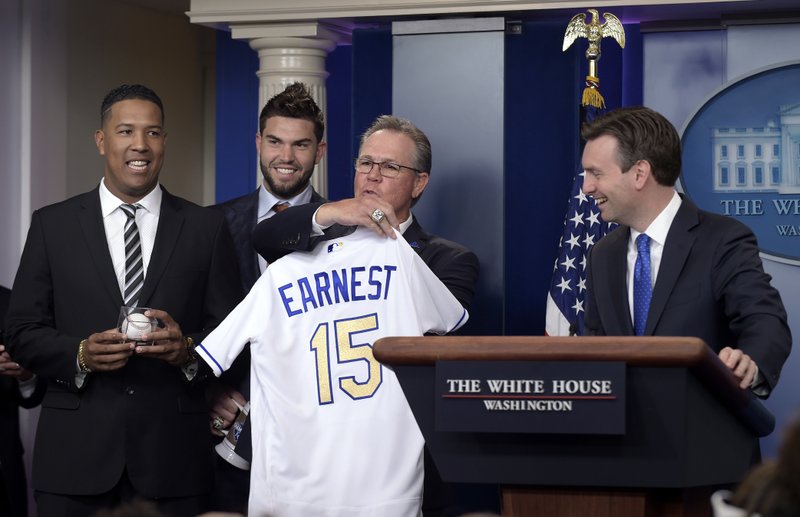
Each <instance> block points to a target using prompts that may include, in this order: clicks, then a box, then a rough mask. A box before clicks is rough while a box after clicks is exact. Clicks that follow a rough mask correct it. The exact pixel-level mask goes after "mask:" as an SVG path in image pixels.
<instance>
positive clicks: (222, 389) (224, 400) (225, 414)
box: [206, 383, 247, 436]
mask: <svg viewBox="0 0 800 517" xmlns="http://www.w3.org/2000/svg"><path fill="white" fill-rule="evenodd" d="M206 398H207V399H208V403H209V405H210V406H211V411H210V412H209V414H208V416H209V417H210V418H209V427H210V428H211V434H214V435H216V436H225V433H223V432H222V429H228V428H229V427H230V426H231V425H232V424H233V421H234V420H236V416H237V415H238V413H239V410H240V408H242V407H243V406H244V405H245V404H246V403H247V400H246V399H245V398H244V395H242V394H241V393H239V392H238V391H236V390H235V389H233V388H231V387H230V386H225V385H224V384H220V383H216V384H215V385H214V387H213V388H209V390H208V392H207V393H206ZM215 420H216V421H217V422H220V424H219V428H217V427H215V426H214V421H215Z"/></svg>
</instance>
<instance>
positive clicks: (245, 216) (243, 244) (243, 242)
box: [230, 190, 261, 291]
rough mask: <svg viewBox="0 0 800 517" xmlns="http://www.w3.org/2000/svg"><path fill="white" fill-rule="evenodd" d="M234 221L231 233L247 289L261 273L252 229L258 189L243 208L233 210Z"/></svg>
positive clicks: (256, 210)
mask: <svg viewBox="0 0 800 517" xmlns="http://www.w3.org/2000/svg"><path fill="white" fill-rule="evenodd" d="M233 214H234V221H233V222H232V223H231V225H230V226H231V234H232V235H235V236H236V238H235V239H234V244H235V245H236V247H237V256H238V257H241V260H242V263H241V264H240V266H241V268H242V271H241V273H242V276H243V280H244V283H245V284H246V285H245V286H244V287H245V289H246V290H247V291H249V290H250V288H251V287H252V286H253V284H255V283H256V280H258V277H259V276H260V275H261V270H260V269H259V267H258V255H257V254H256V252H255V250H254V249H253V230H255V228H256V223H257V222H258V190H256V191H255V192H253V193H252V194H250V195H249V196H248V197H247V199H246V201H245V206H244V210H234V211H233Z"/></svg>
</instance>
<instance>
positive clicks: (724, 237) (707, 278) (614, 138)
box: [582, 108, 792, 397]
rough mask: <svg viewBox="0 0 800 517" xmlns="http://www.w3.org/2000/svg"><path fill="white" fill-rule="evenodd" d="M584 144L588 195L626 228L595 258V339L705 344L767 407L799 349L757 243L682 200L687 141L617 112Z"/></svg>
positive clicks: (643, 113)
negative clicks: (678, 186) (680, 339)
mask: <svg viewBox="0 0 800 517" xmlns="http://www.w3.org/2000/svg"><path fill="white" fill-rule="evenodd" d="M582 136H583V138H584V139H585V140H586V147H585V149H584V152H583V168H584V170H585V176H584V181H583V191H584V192H585V193H586V194H587V195H590V196H592V197H593V198H594V199H595V201H596V202H597V205H598V207H599V209H600V212H601V214H602V216H603V219H604V220H605V221H615V222H618V223H619V224H620V225H621V226H620V227H619V228H617V229H616V230H614V231H613V232H611V233H610V234H608V235H606V236H605V237H604V238H603V239H602V240H601V241H599V242H598V243H597V244H596V245H595V246H594V248H593V249H592V252H591V255H590V257H589V262H588V273H587V283H586V289H587V305H586V319H585V324H586V330H587V333H588V334H590V335H612V336H621V335H634V334H637V335H645V336H654V335H659V336H694V337H699V338H701V339H703V340H704V341H705V342H706V343H707V344H708V346H710V347H711V348H712V349H713V350H714V351H715V352H717V353H718V354H719V357H720V359H721V360H722V361H723V362H724V363H725V365H726V366H727V367H728V368H729V369H730V370H731V372H733V374H734V375H735V377H736V378H737V379H738V380H739V385H740V387H741V388H742V389H752V390H753V392H754V393H755V394H757V395H759V396H764V397H765V396H767V395H769V393H770V391H771V390H772V389H773V388H774V387H775V384H776V383H777V382H778V377H779V375H780V371H781V367H782V366H783V363H784V361H785V360H786V358H787V356H788V355H789V351H790V349H791V343H792V338H791V334H790V331H789V328H788V326H787V323H786V311H785V310H784V307H783V303H782V302H781V298H780V295H779V293H778V292H777V291H776V290H775V289H774V288H773V287H772V286H771V285H770V277H769V275H767V274H766V273H765V272H764V270H763V267H762V264H761V259H760V258H759V255H758V245H757V243H756V238H755V236H754V235H753V233H752V232H751V231H750V229H748V228H747V227H746V226H745V225H743V224H741V223H740V222H738V221H736V220H734V219H731V218H728V217H724V216H720V215H717V214H712V213H709V212H705V211H703V210H699V209H698V208H697V207H696V206H695V205H694V203H692V202H691V201H690V200H689V199H688V198H686V197H685V196H681V195H678V193H677V192H676V191H675V190H674V188H673V186H674V185H675V182H676V180H677V179H678V175H679V174H680V171H681V147H680V138H679V137H678V134H677V132H676V131H675V128H674V127H673V126H672V124H670V123H669V121H667V120H666V119H665V118H664V117H663V116H662V115H660V114H658V113H656V112H655V111H653V110H650V109H648V108H623V109H619V110H616V111H612V112H610V113H608V114H606V115H605V116H603V117H601V118H598V119H596V120H595V121H593V122H592V123H589V124H587V125H585V126H584V127H583V129H582ZM645 301H647V303H644V302H645Z"/></svg>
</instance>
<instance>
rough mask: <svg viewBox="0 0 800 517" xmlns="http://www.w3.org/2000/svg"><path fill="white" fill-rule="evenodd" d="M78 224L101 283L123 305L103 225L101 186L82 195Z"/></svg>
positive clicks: (115, 302)
mask: <svg viewBox="0 0 800 517" xmlns="http://www.w3.org/2000/svg"><path fill="white" fill-rule="evenodd" d="M78 224H79V225H80V227H81V233H82V234H83V240H84V243H85V245H86V249H88V250H89V256H90V257H91V259H92V262H93V264H94V270H95V271H97V276H98V278H99V280H100V282H99V283H100V284H101V285H102V286H103V289H104V290H105V291H106V292H107V293H108V295H109V296H110V297H111V299H112V300H113V303H114V304H115V305H119V306H121V305H122V293H120V291H119V281H118V280H117V274H116V273H115V272H114V263H113V261H112V260H111V253H110V252H109V251H108V239H107V238H106V229H105V226H104V225H103V214H102V211H101V210H100V193H99V188H96V189H94V190H92V191H91V192H88V193H86V194H84V195H83V196H82V197H81V199H80V209H79V211H78ZM88 287H89V286H87V288H88Z"/></svg>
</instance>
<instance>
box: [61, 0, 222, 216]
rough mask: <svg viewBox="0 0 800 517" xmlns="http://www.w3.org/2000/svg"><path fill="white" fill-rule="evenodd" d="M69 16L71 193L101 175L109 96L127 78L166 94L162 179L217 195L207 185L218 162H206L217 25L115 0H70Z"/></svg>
mask: <svg viewBox="0 0 800 517" xmlns="http://www.w3.org/2000/svg"><path fill="white" fill-rule="evenodd" d="M66 23H67V25H68V31H67V64H68V66H67V88H66V90H67V99H68V105H67V123H66V134H67V160H66V161H65V171H64V172H65V173H66V178H67V182H66V185H67V192H66V195H67V196H72V195H74V194H78V193H80V192H84V191H86V190H89V189H91V188H93V187H94V186H96V185H97V183H98V181H99V180H100V177H101V176H102V161H101V158H100V157H99V156H98V154H97V151H96V149H95V147H94V136H93V135H94V131H95V129H97V127H98V126H99V123H100V122H99V118H100V115H99V111H100V102H101V100H102V98H103V96H104V95H105V94H106V93H107V92H108V91H109V90H110V89H112V88H114V87H116V86H118V85H120V84H123V83H141V84H144V85H146V86H149V87H151V88H153V89H154V90H155V91H156V93H158V95H159V96H160V97H161V99H162V101H163V102H164V110H165V112H166V129H167V133H168V138H167V153H166V161H165V165H164V169H162V171H161V181H162V183H163V184H164V186H165V187H166V188H167V189H168V190H170V192H172V193H174V194H177V195H179V196H182V197H186V198H188V199H190V200H192V201H194V202H196V203H200V204H207V203H210V202H213V189H212V191H211V192H210V193H209V192H205V190H207V188H206V185H208V184H209V183H208V182H207V181H205V176H204V174H206V173H208V172H209V171H210V172H211V174H212V175H213V163H212V164H205V163H204V157H206V158H207V157H208V155H207V154H206V153H205V152H204V135H205V131H206V129H205V121H206V119H207V118H208V116H206V115H204V110H205V107H206V106H207V105H210V106H212V107H213V99H214V44H215V39H214V38H215V36H214V33H215V31H213V30H212V29H208V28H205V27H200V26H197V25H192V24H190V23H189V19H188V18H187V17H186V16H184V15H182V14H180V15H173V14H167V13H162V12H159V11H154V10H150V9H146V8H141V7H137V6H131V5H128V4H124V3H119V2H109V1H108V0H79V1H74V0H73V1H71V2H70V7H69V9H67V15H66ZM209 99H210V101H209ZM210 156H211V157H213V154H211V155H210ZM206 165H210V168H209V167H206ZM210 184H211V185H213V181H212V182H211V183H210Z"/></svg>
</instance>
